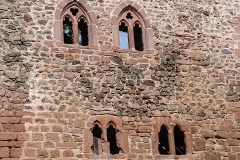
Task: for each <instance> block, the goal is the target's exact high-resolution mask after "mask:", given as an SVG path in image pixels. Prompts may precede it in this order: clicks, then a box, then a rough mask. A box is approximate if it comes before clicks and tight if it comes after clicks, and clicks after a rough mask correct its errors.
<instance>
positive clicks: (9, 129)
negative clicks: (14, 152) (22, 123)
mask: <svg viewBox="0 0 240 160" xmlns="http://www.w3.org/2000/svg"><path fill="white" fill-rule="evenodd" d="M2 131H3V132H12V131H13V125H12V124H3V125H2Z"/></svg>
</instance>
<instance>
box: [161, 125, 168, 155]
mask: <svg viewBox="0 0 240 160" xmlns="http://www.w3.org/2000/svg"><path fill="white" fill-rule="evenodd" d="M158 139H159V145H158V151H159V153H160V154H165V155H169V154H170V150H169V140H168V130H167V128H166V127H165V126H164V125H162V127H161V129H160V132H159V133H158Z"/></svg>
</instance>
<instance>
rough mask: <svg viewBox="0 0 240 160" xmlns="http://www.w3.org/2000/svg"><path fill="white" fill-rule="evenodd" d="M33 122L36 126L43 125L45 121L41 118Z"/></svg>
mask: <svg viewBox="0 0 240 160" xmlns="http://www.w3.org/2000/svg"><path fill="white" fill-rule="evenodd" d="M35 122H36V123H38V124H44V123H45V119H43V118H35Z"/></svg>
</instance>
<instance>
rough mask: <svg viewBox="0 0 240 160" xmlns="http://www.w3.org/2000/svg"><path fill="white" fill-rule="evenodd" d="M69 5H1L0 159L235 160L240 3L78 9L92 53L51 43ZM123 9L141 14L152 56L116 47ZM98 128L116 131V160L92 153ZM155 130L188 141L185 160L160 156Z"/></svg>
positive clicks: (108, 4)
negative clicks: (86, 20)
mask: <svg viewBox="0 0 240 160" xmlns="http://www.w3.org/2000/svg"><path fill="white" fill-rule="evenodd" d="M68 2H70V0H65V1H58V0H45V1H44V0H32V1H24V0H22V1H17V0H6V1H4V0H0V21H1V22H0V31H1V32H0V33H1V34H0V39H1V41H0V46H1V47H0V52H1V54H0V159H2V160H11V159H12V160H14V159H23V160H30V159H69V160H71V159H72V160H73V159H144V160H145V159H195V160H202V159H206V160H237V159H240V146H239V144H240V141H239V139H240V132H239V131H240V128H239V126H240V125H239V123H240V73H239V72H240V59H239V56H240V52H239V51H240V29H239V28H240V6H239V5H240V2H239V1H238V0H235V1H234V0H229V1H221V0H214V1H206V0H198V1H188V0H168V1H167V0H148V1H146V0H136V1H133V2H132V1H124V0H115V1H111V0H99V1H97V0H88V1H80V2H82V3H83V2H84V3H85V2H86V4H83V5H84V6H85V8H87V9H92V10H91V13H92V14H95V15H96V17H97V20H96V22H97V23H96V26H95V28H93V31H94V32H96V35H95V37H93V45H91V46H80V45H78V44H62V43H61V42H59V41H58V40H56V38H55V37H54V34H55V29H56V26H54V24H56V23H55V22H56V19H57V17H56V16H57V15H58V14H61V10H59V7H61V5H62V4H67V3H68ZM123 4H125V5H126V4H127V5H129V4H133V7H134V6H135V7H139V8H137V9H138V10H139V11H142V12H141V13H142V14H143V13H145V15H143V18H144V19H147V20H149V23H150V27H151V29H152V31H153V39H152V40H153V43H152V45H153V48H152V49H151V48H150V49H148V50H144V51H134V50H121V49H119V48H118V47H117V46H116V45H115V39H114V35H116V34H117V33H115V32H114V29H113V24H112V17H113V15H114V13H115V12H114V11H115V10H116V8H121V5H123ZM59 32H61V31H59ZM95 42H96V44H95ZM95 121H99V123H100V124H105V126H104V125H103V126H102V128H105V130H106V129H107V127H108V126H106V125H108V122H113V124H115V125H116V126H115V127H116V128H117V129H118V132H117V133H119V135H117V138H119V140H118V143H119V144H118V145H119V146H121V149H122V150H121V153H120V154H115V155H112V154H110V153H109V149H108V148H109V146H108V145H109V144H108V143H107V142H106V136H105V138H103V142H102V143H103V148H102V150H103V153H102V154H101V155H95V154H93V153H92V150H91V146H92V139H91V138H92V133H91V129H92V128H91V126H93V124H94V122H95ZM161 124H166V125H168V126H169V128H171V127H172V128H173V127H174V126H175V125H179V127H180V128H181V129H182V130H183V131H184V132H185V137H187V138H185V143H186V145H187V154H186V155H181V156H178V155H160V154H159V153H157V146H156V145H158V144H157V143H156V141H158V140H157V139H158V132H159V131H160V130H159V128H160V125H161ZM103 137H104V136H103ZM172 143H174V142H172Z"/></svg>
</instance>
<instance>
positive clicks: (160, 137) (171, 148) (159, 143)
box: [151, 117, 192, 159]
mask: <svg viewBox="0 0 240 160" xmlns="http://www.w3.org/2000/svg"><path fill="white" fill-rule="evenodd" d="M151 124H152V126H153V131H152V134H151V139H152V151H153V154H154V155H155V156H156V157H162V158H173V159H175V158H176V159H181V158H183V159H191V158H192V157H191V154H192V134H191V132H190V128H189V126H188V124H187V121H185V120H180V119H175V118H160V117H156V118H153V120H152V122H151Z"/></svg>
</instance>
